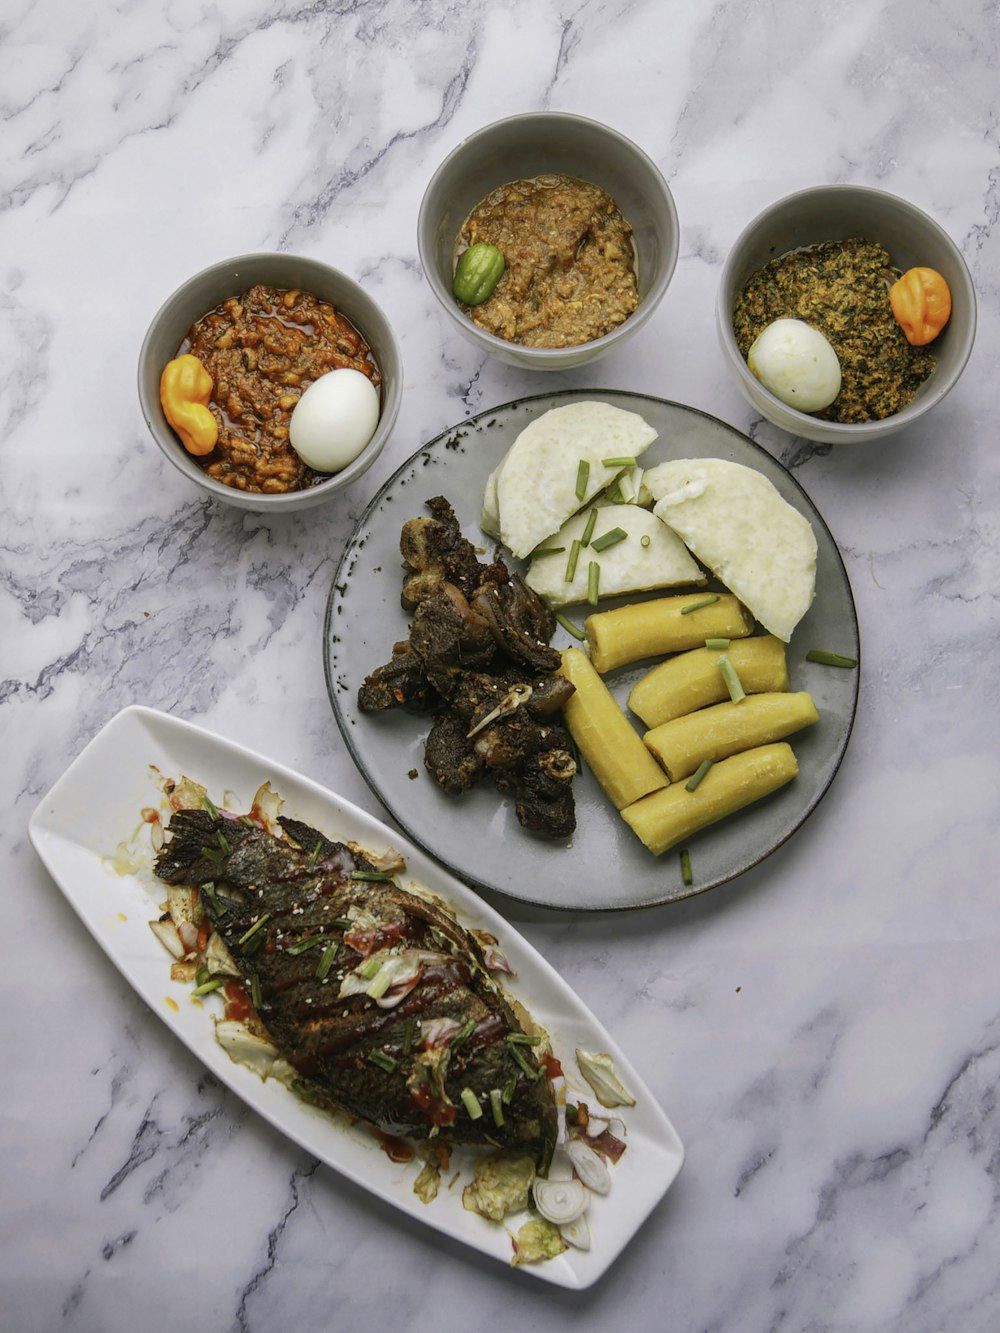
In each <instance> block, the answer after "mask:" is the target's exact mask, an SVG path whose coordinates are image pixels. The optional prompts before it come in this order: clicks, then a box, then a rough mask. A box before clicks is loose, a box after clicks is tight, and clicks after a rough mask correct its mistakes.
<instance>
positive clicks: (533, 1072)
mask: <svg viewBox="0 0 1000 1333" xmlns="http://www.w3.org/2000/svg"><path fill="white" fill-rule="evenodd" d="M507 1049H508V1050H509V1051H510V1053H511V1055H512V1056H513V1057H514V1060H515V1061H516V1063H517V1064H519V1065H520V1066H521V1069H522V1070H523V1071H524V1073H525V1074H526V1075H527V1077H528V1078H530V1079H531V1081H532V1082H534V1080H535V1079H536V1078H541V1076H542V1071H541V1070H540V1069H535V1068H534V1066H532V1065H529V1064H528V1062H527V1060H526V1059H525V1058H524V1056H523V1055H522V1054H521V1052H520V1050H519V1049H518V1048H517V1046H515V1045H514V1044H513V1043H512V1042H510V1041H508V1043H507Z"/></svg>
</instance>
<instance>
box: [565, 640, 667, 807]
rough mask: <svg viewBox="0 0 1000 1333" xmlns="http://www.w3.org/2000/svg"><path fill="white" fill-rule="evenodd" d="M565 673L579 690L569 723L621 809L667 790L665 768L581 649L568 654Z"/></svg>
mask: <svg viewBox="0 0 1000 1333" xmlns="http://www.w3.org/2000/svg"><path fill="white" fill-rule="evenodd" d="M562 674H563V675H564V676H565V677H566V679H567V680H571V681H572V682H573V684H574V685H575V686H576V689H575V690H574V691H573V693H572V694H571V695H570V697H569V699H567V701H566V703H565V704H564V705H563V717H564V719H565V721H566V725H567V727H569V730H570V734H571V735H572V737H573V739H574V741H576V744H577V748H578V749H579V751H580V754H581V755H582V756H583V759H584V761H585V762H586V763H587V765H588V766H589V768H590V771H591V772H592V773H593V775H594V777H595V778H596V779H597V781H598V782H599V783H600V784H601V786H602V787H603V788H604V791H605V793H606V794H607V796H608V798H609V799H610V800H612V801H613V802H614V804H615V807H616V809H618V810H620V809H621V808H622V806H623V805H631V803H632V802H633V801H637V800H638V799H639V797H640V796H645V795H646V793H647V792H651V791H655V790H656V789H657V788H658V787H665V786H666V785H667V779H666V777H665V775H664V773H663V770H662V769H661V768H660V766H659V764H658V763H657V762H656V760H655V759H654V758H653V756H652V755H651V754H650V753H649V751H648V750H647V749H646V747H645V745H643V743H642V740H641V738H640V736H639V734H638V732H637V731H636V730H635V729H634V727H633V726H632V724H631V722H629V720H628V718H627V717H626V716H625V714H624V713H623V712H622V710H621V709H620V708H619V707H618V704H617V703H616V702H615V700H614V698H613V696H612V694H611V691H610V690H609V689H608V687H607V686H606V685H605V683H604V681H603V680H601V678H600V676H599V675H598V674H597V672H596V671H595V670H594V668H593V667H592V666H591V664H590V662H589V661H588V660H587V658H586V656H585V655H584V654H583V653H581V652H580V650H579V648H567V649H566V651H565V652H564V653H563V658H562Z"/></svg>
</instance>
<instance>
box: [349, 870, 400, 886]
mask: <svg viewBox="0 0 1000 1333" xmlns="http://www.w3.org/2000/svg"><path fill="white" fill-rule="evenodd" d="M351 879H361V880H364V881H365V882H366V883H371V884H391V883H392V876H391V875H389V874H387V873H386V872H385V871H384V870H352V871H351Z"/></svg>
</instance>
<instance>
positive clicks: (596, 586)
mask: <svg viewBox="0 0 1000 1333" xmlns="http://www.w3.org/2000/svg"><path fill="white" fill-rule="evenodd" d="M600 585H601V567H600V565H599V564H598V563H597V561H596V560H591V562H590V564H589V566H588V568H587V601H588V602H589V603H590V605H591V606H596V605H597V598H598V594H599V590H600Z"/></svg>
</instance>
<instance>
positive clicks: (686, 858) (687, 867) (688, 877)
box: [681, 847, 694, 887]
mask: <svg viewBox="0 0 1000 1333" xmlns="http://www.w3.org/2000/svg"><path fill="white" fill-rule="evenodd" d="M681 879H682V880H683V881H684V883H685V884H687V885H688V886H689V887H690V886H691V885H692V884H693V883H694V876H693V875H692V874H691V853H690V852H689V851H688V849H687V848H686V847H685V848H684V850H683V851H682V852H681Z"/></svg>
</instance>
